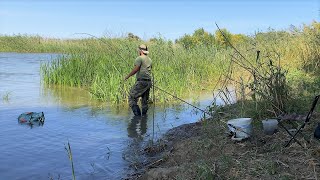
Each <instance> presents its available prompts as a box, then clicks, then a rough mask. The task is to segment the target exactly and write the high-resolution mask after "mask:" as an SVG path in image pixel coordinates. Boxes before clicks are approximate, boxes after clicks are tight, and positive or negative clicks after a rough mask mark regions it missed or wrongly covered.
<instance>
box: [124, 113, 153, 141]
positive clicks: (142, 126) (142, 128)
mask: <svg viewBox="0 0 320 180" xmlns="http://www.w3.org/2000/svg"><path fill="white" fill-rule="evenodd" d="M147 121H148V115H144V116H134V117H133V118H132V119H131V121H130V122H129V124H128V137H131V138H138V137H142V136H143V135H144V134H145V133H146V132H147Z"/></svg>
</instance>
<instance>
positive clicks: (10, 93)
mask: <svg viewBox="0 0 320 180" xmlns="http://www.w3.org/2000/svg"><path fill="white" fill-rule="evenodd" d="M57 56H59V55H57V54H22V53H0V128H1V131H0V152H1V153H0V179H50V178H54V179H71V178H72V175H71V172H72V171H71V166H70V161H69V159H68V156H67V152H66V150H65V147H66V144H67V142H70V145H71V149H72V154H73V161H74V166H75V174H76V177H77V179H121V178H122V177H124V176H125V175H126V174H127V173H128V171H129V168H128V166H129V164H130V162H129V160H128V158H126V157H124V156H125V154H124V152H126V153H128V152H130V151H132V152H133V151H134V149H132V148H139V145H141V144H143V143H144V142H146V141H149V140H150V139H151V138H152V137H153V136H152V135H153V134H154V138H159V137H161V135H162V134H163V133H165V132H166V131H167V130H168V129H170V128H172V127H176V126H178V125H181V124H185V123H190V122H195V121H197V120H198V119H199V118H200V117H201V113H196V111H194V110H193V109H192V108H190V107H188V106H186V105H182V104H178V105H174V106H173V105H170V106H169V105H167V106H164V105H161V106H156V107H155V109H153V107H150V110H149V112H148V116H147V117H145V118H143V119H132V117H133V114H132V112H131V111H130V109H129V108H128V107H127V106H112V105H105V103H100V102H97V101H94V100H92V99H90V95H89V94H88V92H87V91H85V90H81V89H78V88H63V87H44V86H42V85H41V77H40V63H41V62H47V61H50V60H52V59H54V58H56V57H57ZM6 97H8V99H7V98H6ZM210 103H211V97H206V98H205V99H204V100H201V101H199V102H197V105H198V106H200V107H202V108H204V107H206V106H207V105H209V104H210ZM31 111H34V112H44V114H45V118H46V119H45V123H44V125H43V126H33V127H31V126H28V125H21V124H19V123H18V121H17V117H18V116H19V115H20V114H21V113H23V112H31ZM153 111H154V112H155V114H154V115H155V118H154V125H155V126H154V127H155V128H153ZM137 139H138V141H137Z"/></svg>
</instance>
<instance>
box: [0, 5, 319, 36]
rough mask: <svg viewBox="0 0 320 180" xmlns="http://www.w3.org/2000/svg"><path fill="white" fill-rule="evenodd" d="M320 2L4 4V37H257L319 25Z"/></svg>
mask: <svg viewBox="0 0 320 180" xmlns="http://www.w3.org/2000/svg"><path fill="white" fill-rule="evenodd" d="M319 9H320V0H211V1H209V0H193V1H190V0H162V1H160V0H109V1H103V0H78V1H76V0H0V35H16V34H28V35H40V36H43V37H48V38H81V37H82V36H83V35H79V34H76V33H89V34H92V35H94V36H98V37H100V36H108V37H119V36H125V35H126V34H127V33H128V32H131V33H133V34H135V35H138V36H139V37H141V38H142V39H145V40H147V39H149V38H152V37H158V36H161V37H164V38H166V39H172V40H174V39H177V38H179V37H181V36H183V35H184V34H191V33H193V31H194V30H196V29H198V28H204V29H205V30H206V31H208V32H211V33H214V32H215V31H216V30H217V28H216V25H215V23H217V24H218V25H219V26H220V28H226V29H227V30H229V31H230V32H231V33H234V34H236V33H242V34H246V35H252V34H254V33H255V32H257V31H267V29H268V28H272V29H276V30H286V29H288V28H289V27H290V26H291V25H294V26H296V27H302V26H303V24H311V23H312V21H318V22H319V19H320V18H319V16H320V10H319Z"/></svg>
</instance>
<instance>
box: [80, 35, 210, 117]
mask: <svg viewBox="0 0 320 180" xmlns="http://www.w3.org/2000/svg"><path fill="white" fill-rule="evenodd" d="M75 34H80V35H88V36H91V37H93V38H96V39H98V40H99V41H101V42H102V43H104V44H106V45H107V46H108V48H109V50H110V49H111V50H112V51H114V52H115V54H117V55H118V56H119V57H120V58H121V60H123V61H125V62H126V64H127V65H128V66H130V64H129V63H128V62H127V61H126V60H125V59H124V58H123V57H122V56H121V55H120V54H119V53H117V51H115V49H113V47H112V46H110V44H109V43H108V44H107V41H103V39H101V38H98V37H96V36H94V35H91V34H89V33H75ZM118 72H119V73H120V74H121V72H120V71H119V70H118ZM152 86H153V87H154V88H157V89H158V90H160V91H162V92H164V93H166V94H168V95H170V96H172V97H173V98H175V99H178V100H180V101H182V102H183V103H185V104H187V105H189V106H191V107H193V108H195V109H197V110H199V111H201V112H203V113H205V114H207V115H209V116H212V113H209V112H207V111H205V110H203V109H201V108H199V107H197V106H195V105H192V104H191V103H188V102H187V101H185V100H183V99H181V98H179V97H177V96H176V95H173V94H171V93H169V92H167V91H166V90H164V89H162V88H160V87H157V86H155V85H154V79H153V82H152ZM153 103H154V102H153Z"/></svg>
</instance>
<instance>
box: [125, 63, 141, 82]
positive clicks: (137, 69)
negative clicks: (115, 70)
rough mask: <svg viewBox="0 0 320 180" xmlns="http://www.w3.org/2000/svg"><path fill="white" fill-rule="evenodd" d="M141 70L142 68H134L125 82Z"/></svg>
mask: <svg viewBox="0 0 320 180" xmlns="http://www.w3.org/2000/svg"><path fill="white" fill-rule="evenodd" d="M139 70H140V66H134V68H133V69H132V71H131V72H130V73H129V74H128V75H127V76H126V77H125V78H124V80H127V79H128V78H129V77H131V76H133V75H135V74H136V73H137V72H138V71H139Z"/></svg>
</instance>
